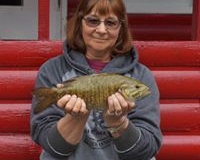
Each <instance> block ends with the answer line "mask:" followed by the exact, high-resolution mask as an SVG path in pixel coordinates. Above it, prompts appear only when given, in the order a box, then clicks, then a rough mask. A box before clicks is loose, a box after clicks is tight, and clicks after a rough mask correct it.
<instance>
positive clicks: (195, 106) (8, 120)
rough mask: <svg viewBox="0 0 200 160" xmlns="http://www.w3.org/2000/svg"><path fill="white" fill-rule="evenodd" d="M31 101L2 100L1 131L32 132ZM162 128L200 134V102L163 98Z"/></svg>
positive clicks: (172, 131) (176, 132) (0, 103)
mask: <svg viewBox="0 0 200 160" xmlns="http://www.w3.org/2000/svg"><path fill="white" fill-rule="evenodd" d="M30 108H31V104H30V102H27V101H25V102H19V101H7V102H4V101H0V122H1V123H0V132H1V133H6V132H8V133H29V132H30ZM160 110H161V128H162V132H163V133H164V134H167V135H172V134H175V135H177V134H182V135H194V134H200V127H199V126H200V116H199V114H200V102H199V100H198V99H194V100H189V99H185V100H171V99H169V100H161V104H160Z"/></svg>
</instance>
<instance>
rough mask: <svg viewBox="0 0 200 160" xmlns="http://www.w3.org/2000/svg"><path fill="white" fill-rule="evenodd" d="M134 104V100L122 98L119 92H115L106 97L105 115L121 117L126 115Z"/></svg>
mask: <svg viewBox="0 0 200 160" xmlns="http://www.w3.org/2000/svg"><path fill="white" fill-rule="evenodd" d="M134 106H135V103H134V102H129V101H127V100H125V99H124V97H123V96H122V95H121V94H120V93H118V92H117V93H115V94H113V95H111V96H109V97H108V110H107V111H106V114H107V115H110V116H116V117H121V116H124V115H127V114H128V113H129V112H130V111H131V110H132V109H133V108H134Z"/></svg>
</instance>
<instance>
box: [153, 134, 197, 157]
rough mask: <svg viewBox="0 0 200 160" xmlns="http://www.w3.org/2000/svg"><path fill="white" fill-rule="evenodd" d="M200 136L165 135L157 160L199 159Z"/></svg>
mask: <svg viewBox="0 0 200 160" xmlns="http://www.w3.org/2000/svg"><path fill="white" fill-rule="evenodd" d="M199 151H200V136H199V135H194V136H184V135H178V136H176V135H175V136H164V139H163V146H162V148H161V150H160V152H159V153H158V155H157V160H198V159H199Z"/></svg>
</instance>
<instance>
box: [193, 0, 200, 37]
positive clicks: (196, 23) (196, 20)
mask: <svg viewBox="0 0 200 160" xmlns="http://www.w3.org/2000/svg"><path fill="white" fill-rule="evenodd" d="M192 39H193V40H197V41H200V0H193V14H192Z"/></svg>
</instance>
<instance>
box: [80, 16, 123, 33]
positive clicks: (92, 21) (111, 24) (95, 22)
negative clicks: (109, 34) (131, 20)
mask: <svg viewBox="0 0 200 160" xmlns="http://www.w3.org/2000/svg"><path fill="white" fill-rule="evenodd" d="M82 18H83V19H84V20H85V22H86V25H87V26H88V27H92V28H96V27H97V26H99V25H100V24H101V23H102V22H103V23H104V25H105V27H106V28H107V29H109V30H114V29H117V28H119V26H120V25H121V23H122V21H119V20H117V19H115V18H108V19H106V20H104V21H101V20H100V19H99V18H97V17H92V16H88V17H82Z"/></svg>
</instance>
